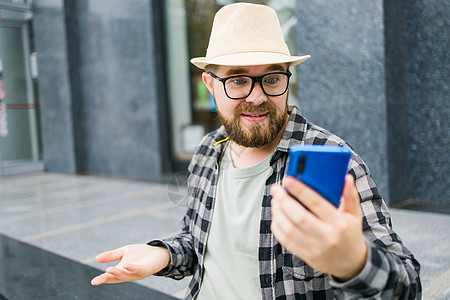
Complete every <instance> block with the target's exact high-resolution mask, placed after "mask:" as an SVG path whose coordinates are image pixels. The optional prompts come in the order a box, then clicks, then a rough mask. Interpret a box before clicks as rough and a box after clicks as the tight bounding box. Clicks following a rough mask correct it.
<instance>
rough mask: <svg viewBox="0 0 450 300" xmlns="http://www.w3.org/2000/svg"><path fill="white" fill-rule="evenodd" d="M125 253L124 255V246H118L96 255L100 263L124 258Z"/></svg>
mask: <svg viewBox="0 0 450 300" xmlns="http://www.w3.org/2000/svg"><path fill="white" fill-rule="evenodd" d="M123 255H124V249H123V247H122V248H118V249H115V250H111V251H106V252H103V253H100V254H99V255H97V256H96V258H95V259H96V260H97V262H99V263H107V262H112V261H115V260H119V259H122V257H123Z"/></svg>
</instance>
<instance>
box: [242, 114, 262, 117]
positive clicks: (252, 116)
mask: <svg viewBox="0 0 450 300" xmlns="http://www.w3.org/2000/svg"><path fill="white" fill-rule="evenodd" d="M265 115H266V114H262V115H246V116H249V117H262V116H265Z"/></svg>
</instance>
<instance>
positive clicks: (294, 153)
mask: <svg viewBox="0 0 450 300" xmlns="http://www.w3.org/2000/svg"><path fill="white" fill-rule="evenodd" d="M350 155H351V152H350V150H349V149H348V148H347V147H342V146H322V145H294V146H292V147H291V148H290V149H289V157H290V161H289V165H288V169H287V175H289V176H293V177H296V178H298V179H300V180H301V181H302V182H303V183H305V184H306V185H308V186H309V187H311V188H312V189H314V190H315V191H316V192H318V193H319V194H320V195H321V196H322V197H324V198H325V199H327V200H328V201H330V202H331V203H332V204H333V205H334V206H336V207H338V206H339V202H340V199H341V195H342V188H343V186H344V180H345V175H346V174H347V167H348V162H349V161H350Z"/></svg>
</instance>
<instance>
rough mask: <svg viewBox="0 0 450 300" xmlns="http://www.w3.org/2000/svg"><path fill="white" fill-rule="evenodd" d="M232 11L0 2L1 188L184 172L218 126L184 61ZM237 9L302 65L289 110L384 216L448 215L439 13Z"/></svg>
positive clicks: (355, 4)
mask: <svg viewBox="0 0 450 300" xmlns="http://www.w3.org/2000/svg"><path fill="white" fill-rule="evenodd" d="M231 2H237V1H231V0H228V1H227V0H216V1H214V0H166V1H159V0H147V1H145V0H126V1H124V0H76V1H75V0H9V1H5V0H0V17H1V21H0V59H1V62H2V66H3V71H4V80H5V89H6V91H7V95H6V98H5V99H4V101H5V102H6V104H7V114H8V127H9V134H8V136H6V137H1V138H0V176H8V175H11V174H19V173H25V172H35V171H45V172H55V173H69V174H92V175H101V176H112V177H121V178H130V179H138V180H145V181H159V182H168V180H170V178H173V175H174V174H177V173H179V172H185V170H186V167H187V164H188V162H189V159H190V157H191V154H192V151H193V148H194V147H195V145H196V143H197V142H198V141H199V140H200V138H201V137H202V136H203V134H204V133H206V132H209V131H211V130H213V129H215V128H216V127H218V126H219V123H218V119H217V117H216V111H215V106H214V102H213V101H212V99H211V97H210V95H209V94H208V92H207V91H206V90H205V88H204V87H203V85H202V83H201V70H199V69H196V68H195V67H194V66H192V65H190V64H189V58H191V57H196V56H203V55H204V54H205V51H206V47H207V43H208V37H209V32H210V29H211V23H212V19H213V16H214V14H215V12H216V11H217V10H218V9H219V8H220V7H221V6H223V5H226V4H228V3H231ZM248 2H255V3H263V4H267V5H270V6H272V7H273V8H274V9H275V10H276V11H277V12H278V15H279V17H280V20H281V23H282V27H283V31H284V33H285V37H286V40H287V41H288V44H289V47H290V49H291V53H292V54H296V55H303V54H311V55H312V58H311V59H310V60H308V61H307V62H306V63H304V64H301V65H300V66H297V67H295V68H294V69H293V70H292V71H293V73H294V76H293V80H292V86H291V89H290V100H289V101H290V103H291V104H295V105H297V106H299V108H300V109H301V110H302V112H303V114H304V115H305V116H306V118H307V119H309V120H310V121H312V122H314V123H316V124H318V125H320V126H322V127H325V128H327V129H329V130H330V131H332V132H334V133H336V134H338V135H339V136H341V137H343V138H344V139H346V140H347V141H348V142H349V143H350V144H351V145H352V147H353V148H354V149H355V150H356V151H357V152H358V153H359V154H361V156H362V157H363V159H364V160H365V161H366V162H367V164H368V166H369V167H370V168H371V172H372V175H373V177H374V179H375V181H376V182H377V184H378V186H379V188H380V191H381V193H382V195H383V197H384V198H385V199H387V200H388V202H389V203H390V205H392V206H395V207H407V208H415V209H419V210H434V211H436V210H438V211H445V210H447V211H449V212H450V176H449V175H450V159H449V157H450V155H449V149H450V127H449V119H450V101H449V61H450V60H449V50H448V44H449V35H450V34H449V19H450V18H449V16H450V2H448V1H441V0H427V1H425V0H391V1H389V0H384V1H382V0H364V1H361V0H337V1H300V0H298V1H295V0H281V1H279V0H266V1H248ZM0 180H1V178H0Z"/></svg>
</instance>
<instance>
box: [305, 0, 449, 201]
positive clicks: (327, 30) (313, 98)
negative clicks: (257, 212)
mask: <svg viewBox="0 0 450 300" xmlns="http://www.w3.org/2000/svg"><path fill="white" fill-rule="evenodd" d="M297 4H298V5H297V19H298V25H297V48H298V54H311V55H312V58H311V59H310V61H308V62H306V63H304V64H302V65H301V66H300V67H299V69H298V70H299V98H300V103H301V109H302V111H303V113H304V115H305V116H306V117H307V118H308V119H310V120H311V121H313V122H315V123H317V124H318V125H321V126H323V127H325V128H327V129H329V130H331V131H333V132H335V133H336V134H338V135H340V136H341V137H343V138H344V139H346V140H347V141H348V142H349V143H350V144H351V145H352V146H353V147H354V148H355V150H356V151H357V152H358V153H360V154H361V155H362V156H363V158H364V159H365V161H366V162H367V164H368V165H369V167H370V169H371V171H372V175H373V177H374V179H375V181H376V182H377V184H378V186H379V189H380V192H381V194H382V195H383V197H384V198H385V199H387V200H388V201H389V202H390V204H392V205H400V204H401V203H408V202H411V201H412V202H419V203H423V204H425V205H435V204H446V205H449V204H450V200H449V199H450V197H449V196H450V177H449V176H448V175H449V174H450V155H449V149H450V128H449V120H450V101H449V85H448V78H449V75H450V74H449V66H448V61H449V51H448V45H449V36H450V34H449V28H450V26H449V15H450V3H449V2H448V1H439V0H431V1H425V0H422V1H420V0H413V1H410V0H399V1H390V0H385V1H357V0H351V1H344V0H339V1H298V2H297ZM400 206H402V205H400Z"/></svg>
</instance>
